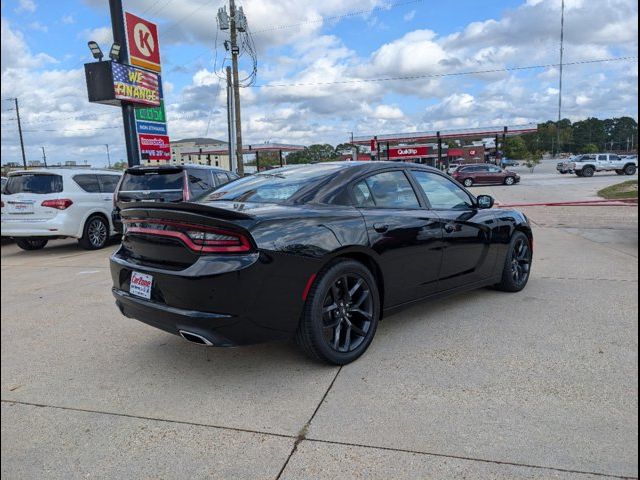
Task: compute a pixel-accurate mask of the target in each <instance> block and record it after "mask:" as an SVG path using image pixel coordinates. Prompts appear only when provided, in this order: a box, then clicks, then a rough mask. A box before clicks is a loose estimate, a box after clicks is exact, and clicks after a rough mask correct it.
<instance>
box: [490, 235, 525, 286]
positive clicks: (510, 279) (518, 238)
mask: <svg viewBox="0 0 640 480" xmlns="http://www.w3.org/2000/svg"><path fill="white" fill-rule="evenodd" d="M532 263H533V252H532V250H531V241H530V240H529V237H527V235H525V234H524V233H523V232H515V233H514V235H513V238H512V239H511V244H510V246H509V252H508V253H507V258H506V259H505V264H504V269H503V271H502V281H501V282H500V283H499V284H498V285H496V287H497V289H498V290H502V291H504V292H519V291H521V290H522V289H523V288H524V287H526V285H527V282H528V281H529V276H530V275H531V265H532Z"/></svg>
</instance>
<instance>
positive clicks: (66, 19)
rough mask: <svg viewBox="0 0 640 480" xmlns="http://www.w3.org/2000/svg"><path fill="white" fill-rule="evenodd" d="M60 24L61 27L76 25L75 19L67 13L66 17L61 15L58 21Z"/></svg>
mask: <svg viewBox="0 0 640 480" xmlns="http://www.w3.org/2000/svg"><path fill="white" fill-rule="evenodd" d="M60 22H61V23H62V24H63V25H71V24H73V23H76V19H75V18H74V17H73V14H71V13H69V14H67V15H63V16H62V18H61V19H60Z"/></svg>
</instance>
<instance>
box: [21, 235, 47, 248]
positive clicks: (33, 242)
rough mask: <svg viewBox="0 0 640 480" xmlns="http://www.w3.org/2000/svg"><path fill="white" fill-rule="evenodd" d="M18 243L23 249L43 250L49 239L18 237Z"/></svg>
mask: <svg viewBox="0 0 640 480" xmlns="http://www.w3.org/2000/svg"><path fill="white" fill-rule="evenodd" d="M15 240H16V245H18V247H20V248H21V249H22V250H28V251H32V250H42V249H43V248H44V247H46V246H47V243H49V240H48V239H46V238H16V239H15Z"/></svg>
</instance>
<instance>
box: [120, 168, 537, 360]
mask: <svg viewBox="0 0 640 480" xmlns="http://www.w3.org/2000/svg"><path fill="white" fill-rule="evenodd" d="M492 207H493V199H492V198H491V197H489V196H486V195H481V196H479V197H477V198H476V197H474V196H473V195H472V194H470V193H469V192H468V191H466V190H465V189H464V188H463V187H462V186H461V185H460V184H458V183H457V182H455V181H454V180H452V179H451V178H449V177H447V176H446V175H444V174H442V173H441V172H439V171H437V170H435V169H432V168H429V167H425V166H421V165H415V164H398V163H388V162H339V163H324V164H317V165H305V166H297V167H285V168H281V169H277V170H271V171H269V172H267V173H260V174H257V175H254V176H250V177H245V178H242V179H240V180H236V181H235V182H232V183H230V184H227V185H225V186H222V187H219V188H217V189H215V190H213V191H211V192H209V193H207V194H205V195H204V196H203V197H201V198H200V199H198V200H197V201H195V202H192V203H167V204H160V203H153V204H149V203H127V204H126V206H125V207H124V208H123V210H122V212H121V214H122V219H123V223H124V228H125V232H124V236H123V240H122V245H121V247H120V248H119V249H118V251H117V252H116V253H114V254H113V256H112V257H111V275H112V278H113V294H114V296H115V297H116V304H117V305H118V307H119V309H120V311H121V312H122V313H123V314H124V315H126V316H127V317H131V318H135V319H137V320H140V321H142V322H145V323H147V324H149V325H152V326H154V327H157V328H160V329H162V330H165V331H167V332H170V333H173V334H176V335H181V336H182V337H184V338H185V339H187V340H189V341H191V342H195V343H199V344H202V345H208V346H236V345H246V344H252V343H257V342H263V341H268V340H276V339H287V338H292V337H295V339H296V341H297V343H298V344H299V345H300V346H301V347H302V349H303V350H304V351H305V352H306V353H307V354H308V355H309V356H311V357H312V358H315V359H318V360H321V361H324V362H327V363H331V364H338V365H343V364H346V363H349V362H351V361H353V360H355V359H356V358H358V357H359V356H360V355H362V354H363V353H364V351H365V350H366V349H367V347H368V346H369V345H370V344H371V341H372V340H373V336H374V335H375V332H376V328H377V326H378V322H379V321H380V319H381V318H383V317H384V316H387V315H389V314H391V313H393V312H395V311H398V310H400V309H401V308H403V307H406V306H409V305H411V304H413V303H415V302H418V301H422V300H425V299H429V298H434V297H439V296H443V295H450V294H453V293H457V292H461V291H465V290H471V289H475V288H480V287H486V286H493V287H495V288H497V289H500V290H503V291H507V292H518V291H520V290H522V289H523V288H524V287H525V285H526V284H527V281H528V279H529V275H530V269H531V263H532V256H533V250H532V246H533V238H532V232H531V227H530V225H529V222H528V220H527V218H526V217H525V216H524V215H523V214H521V213H519V212H517V211H513V210H507V209H493V208H492Z"/></svg>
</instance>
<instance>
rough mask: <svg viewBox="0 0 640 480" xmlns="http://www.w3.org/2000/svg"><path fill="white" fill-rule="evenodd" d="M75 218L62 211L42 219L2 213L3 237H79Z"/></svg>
mask: <svg viewBox="0 0 640 480" xmlns="http://www.w3.org/2000/svg"><path fill="white" fill-rule="evenodd" d="M79 230H80V226H79V225H78V222H77V220H74V219H72V218H70V216H69V215H66V214H65V213H64V212H61V213H58V214H57V215H56V216H55V217H52V218H49V219H43V220H36V219H29V218H15V217H12V216H9V215H2V236H3V237H18V238H19V237H76V238H78V237H79Z"/></svg>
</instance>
